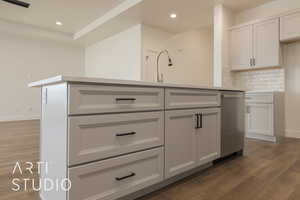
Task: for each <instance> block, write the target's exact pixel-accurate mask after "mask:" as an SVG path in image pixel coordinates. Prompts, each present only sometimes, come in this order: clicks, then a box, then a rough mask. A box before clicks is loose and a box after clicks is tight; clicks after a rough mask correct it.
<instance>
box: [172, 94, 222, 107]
mask: <svg viewBox="0 0 300 200" xmlns="http://www.w3.org/2000/svg"><path fill="white" fill-rule="evenodd" d="M220 103H221V98H220V93H219V92H214V91H199V90H186V89H166V108H167V109H177V108H201V107H216V106H220Z"/></svg>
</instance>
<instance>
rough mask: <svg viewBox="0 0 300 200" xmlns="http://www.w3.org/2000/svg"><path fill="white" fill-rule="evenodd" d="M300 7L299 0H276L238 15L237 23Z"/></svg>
mask: <svg viewBox="0 0 300 200" xmlns="http://www.w3.org/2000/svg"><path fill="white" fill-rule="evenodd" d="M299 8H300V1H299V0H275V1H271V2H269V3H266V4H263V5H261V6H258V7H256V8H253V9H249V10H246V11H243V12H240V13H238V14H237V15H236V24H239V23H245V22H248V21H252V20H256V19H260V18H263V17H269V16H273V15H277V14H280V13H283V12H287V11H290V10H295V9H299Z"/></svg>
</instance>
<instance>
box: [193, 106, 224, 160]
mask: <svg viewBox="0 0 300 200" xmlns="http://www.w3.org/2000/svg"><path fill="white" fill-rule="evenodd" d="M198 113H200V114H201V115H202V116H201V115H200V120H201V122H200V127H201V128H199V129H197V134H196V135H197V158H198V162H197V164H198V165H203V164H206V163H209V162H211V161H213V160H215V159H217V158H219V157H220V154H221V110H220V109H219V108H213V109H203V110H199V112H198Z"/></svg>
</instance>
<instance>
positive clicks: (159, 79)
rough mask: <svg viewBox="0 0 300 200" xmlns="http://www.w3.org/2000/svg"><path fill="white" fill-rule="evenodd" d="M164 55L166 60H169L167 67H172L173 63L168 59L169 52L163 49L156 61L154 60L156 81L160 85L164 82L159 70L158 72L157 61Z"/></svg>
mask: <svg viewBox="0 0 300 200" xmlns="http://www.w3.org/2000/svg"><path fill="white" fill-rule="evenodd" d="M164 53H165V54H167V56H168V60H169V63H168V66H169V67H172V66H173V62H172V59H171V57H170V54H169V51H168V50H167V49H165V50H163V51H161V52H159V54H158V56H157V59H156V74H157V76H156V79H157V82H158V83H162V82H163V81H164V78H163V73H161V74H160V70H159V59H160V56H161V55H162V54H164Z"/></svg>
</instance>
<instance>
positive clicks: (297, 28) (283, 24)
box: [280, 12, 300, 42]
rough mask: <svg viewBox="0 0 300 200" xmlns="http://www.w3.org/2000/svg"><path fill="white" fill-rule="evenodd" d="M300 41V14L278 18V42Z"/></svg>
mask: <svg viewBox="0 0 300 200" xmlns="http://www.w3.org/2000/svg"><path fill="white" fill-rule="evenodd" d="M298 39H300V12H297V13H293V14H290V15H286V16H283V17H281V18H280V41H283V42H286V41H287V42H288V41H293V40H298Z"/></svg>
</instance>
